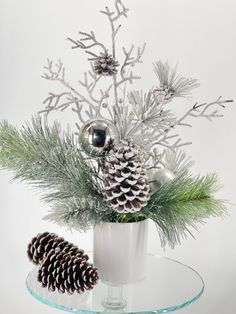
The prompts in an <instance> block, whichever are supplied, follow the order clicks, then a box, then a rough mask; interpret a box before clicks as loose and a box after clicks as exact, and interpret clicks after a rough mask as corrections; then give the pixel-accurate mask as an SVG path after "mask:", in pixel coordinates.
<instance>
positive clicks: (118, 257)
mask: <svg viewBox="0 0 236 314" xmlns="http://www.w3.org/2000/svg"><path fill="white" fill-rule="evenodd" d="M147 238H148V220H147V219H146V220H143V221H139V222H133V223H110V222H109V223H103V224H99V225H97V226H96V227H95V228H94V236H93V251H94V265H95V267H97V269H98V273H99V277H100V278H101V280H102V281H103V282H105V283H109V284H113V285H122V284H126V283H131V282H135V281H138V280H142V279H144V278H145V275H146V261H147Z"/></svg>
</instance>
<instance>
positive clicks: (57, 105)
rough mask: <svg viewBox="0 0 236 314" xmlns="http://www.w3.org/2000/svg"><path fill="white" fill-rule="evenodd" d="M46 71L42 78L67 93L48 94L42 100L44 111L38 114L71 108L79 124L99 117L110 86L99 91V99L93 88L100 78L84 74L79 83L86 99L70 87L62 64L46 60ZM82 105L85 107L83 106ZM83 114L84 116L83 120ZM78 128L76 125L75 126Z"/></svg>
mask: <svg viewBox="0 0 236 314" xmlns="http://www.w3.org/2000/svg"><path fill="white" fill-rule="evenodd" d="M44 69H45V70H46V71H45V73H44V74H43V76H42V77H43V78H45V79H47V80H51V81H57V82H59V83H60V84H61V85H63V86H64V87H65V88H66V89H67V91H65V92H62V93H59V94H56V93H52V92H51V93H49V96H48V97H47V98H46V99H45V100H44V102H43V104H44V105H46V107H45V109H44V110H41V111H40V112H39V113H44V114H46V115H48V114H49V113H50V112H52V111H64V110H66V109H67V108H68V107H71V109H72V111H73V112H75V113H76V114H77V116H78V119H79V120H80V122H81V123H85V122H86V121H87V120H89V119H93V118H97V117H100V116H101V114H100V111H101V108H102V107H103V108H106V104H104V103H103V102H107V99H108V98H109V97H110V94H109V93H110V90H111V88H112V85H109V86H108V88H107V89H105V90H103V89H100V90H99V93H100V97H95V96H94V91H95V88H96V87H97V83H98V82H99V80H100V76H97V75H96V73H94V71H93V67H91V70H90V71H88V72H86V73H85V74H84V80H83V81H79V83H80V85H81V86H82V87H83V88H85V90H86V92H87V94H88V97H86V96H84V95H83V94H82V93H80V92H79V91H78V90H76V89H75V88H74V87H72V86H71V84H70V83H69V82H67V81H66V78H65V68H64V66H63V63H62V62H61V61H60V60H59V61H58V62H57V63H54V62H53V61H51V60H48V63H47V65H46V66H45V67H44ZM84 104H85V105H86V106H84ZM108 113H109V114H110V116H111V118H113V115H112V113H111V112H110V111H109V110H108ZM83 114H85V115H86V116H85V117H84V118H83ZM76 125H77V127H78V124H76Z"/></svg>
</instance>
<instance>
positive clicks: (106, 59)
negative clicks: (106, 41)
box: [93, 52, 119, 76]
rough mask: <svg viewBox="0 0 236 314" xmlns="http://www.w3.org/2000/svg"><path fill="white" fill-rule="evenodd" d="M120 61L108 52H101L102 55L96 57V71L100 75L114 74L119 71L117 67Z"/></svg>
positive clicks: (94, 66)
mask: <svg viewBox="0 0 236 314" xmlns="http://www.w3.org/2000/svg"><path fill="white" fill-rule="evenodd" d="M118 66H119V62H117V61H116V60H115V59H114V58H113V56H112V55H109V54H108V52H101V53H100V56H98V57H96V58H95V59H94V64H93V68H94V72H95V73H96V74H98V75H103V76H112V75H114V74H116V73H117V67H118Z"/></svg>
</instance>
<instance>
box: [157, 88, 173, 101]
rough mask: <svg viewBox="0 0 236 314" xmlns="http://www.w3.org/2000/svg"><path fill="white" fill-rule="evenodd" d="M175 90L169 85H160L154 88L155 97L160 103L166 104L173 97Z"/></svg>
mask: <svg viewBox="0 0 236 314" xmlns="http://www.w3.org/2000/svg"><path fill="white" fill-rule="evenodd" d="M174 95H175V92H174V90H173V89H172V88H171V87H168V86H160V87H158V88H156V89H155V90H154V96H155V99H156V100H157V101H158V103H160V104H163V105H165V104H167V103H169V102H170V101H172V99H173V98H174Z"/></svg>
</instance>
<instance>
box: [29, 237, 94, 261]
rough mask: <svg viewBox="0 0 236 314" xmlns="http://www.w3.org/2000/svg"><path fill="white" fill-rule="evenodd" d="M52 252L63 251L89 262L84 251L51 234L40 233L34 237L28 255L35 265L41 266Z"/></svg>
mask: <svg viewBox="0 0 236 314" xmlns="http://www.w3.org/2000/svg"><path fill="white" fill-rule="evenodd" d="M51 250H57V251H63V252H66V253H70V254H71V255H75V256H77V257H82V258H83V259H84V260H88V255H86V254H84V250H81V249H79V248H78V247H77V246H76V245H74V244H72V243H69V242H68V241H65V240H64V239H63V238H61V237H59V236H57V235H56V234H54V233H49V232H44V233H39V234H38V235H37V236H36V237H34V238H33V239H32V240H31V242H30V243H29V245H28V250H27V254H28V257H29V259H30V260H31V261H32V262H33V263H34V264H35V265H39V264H40V263H41V262H42V261H43V259H44V258H45V257H46V256H47V254H48V253H49V252H50V251H51Z"/></svg>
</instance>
